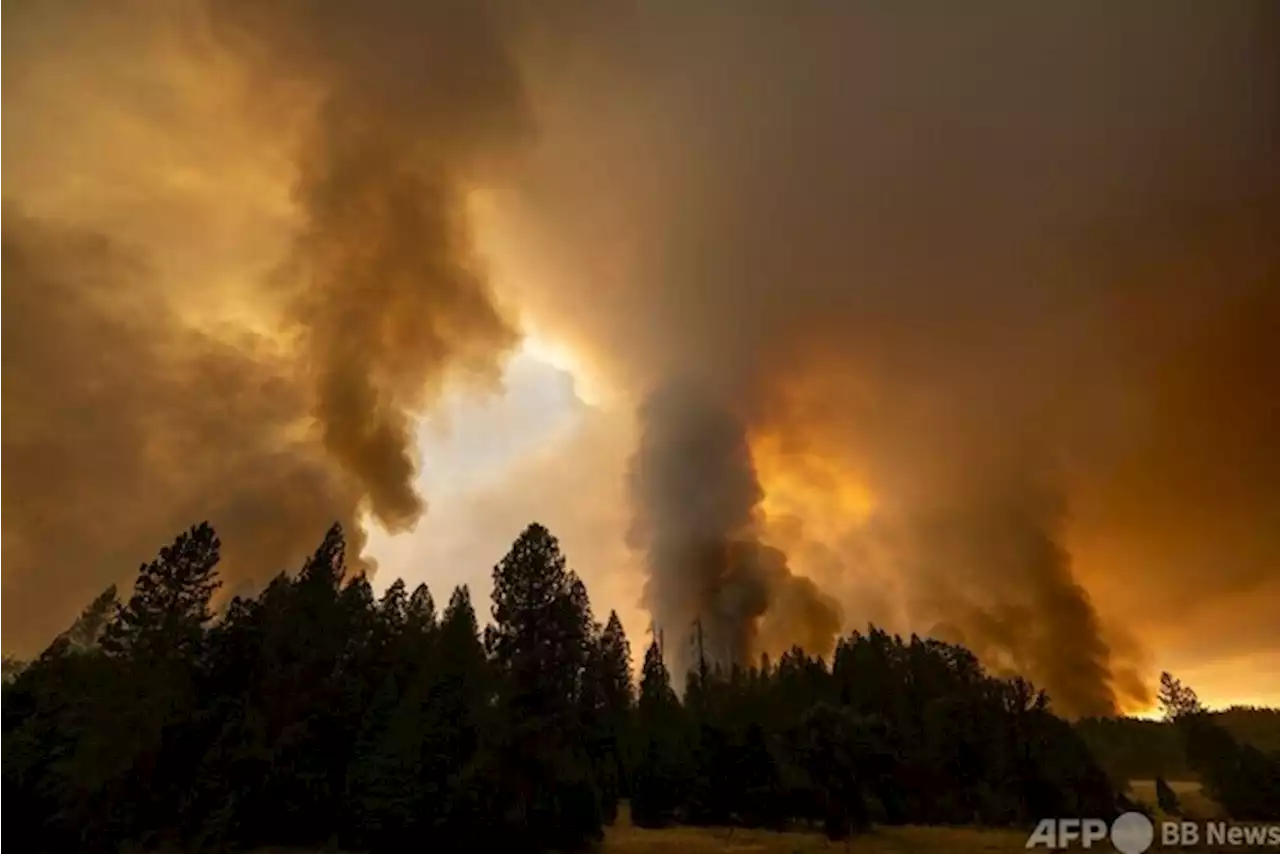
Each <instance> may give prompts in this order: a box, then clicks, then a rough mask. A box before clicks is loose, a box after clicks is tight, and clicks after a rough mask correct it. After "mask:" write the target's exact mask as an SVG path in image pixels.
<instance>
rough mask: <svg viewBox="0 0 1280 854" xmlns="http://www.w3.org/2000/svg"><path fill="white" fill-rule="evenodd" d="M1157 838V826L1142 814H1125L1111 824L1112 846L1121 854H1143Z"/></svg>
mask: <svg viewBox="0 0 1280 854" xmlns="http://www.w3.org/2000/svg"><path fill="white" fill-rule="evenodd" d="M1155 838H1156V829H1155V825H1153V824H1152V823H1151V819H1149V818H1147V817H1146V816H1145V815H1143V814H1142V813H1140V812H1127V813H1124V814H1122V815H1121V816H1120V817H1119V818H1117V819H1116V820H1115V821H1114V822H1112V824H1111V844H1112V845H1113V846H1115V849H1116V850H1117V851H1119V852H1120V854H1142V852H1143V851H1146V850H1147V849H1148V848H1150V847H1151V843H1152V842H1154V841H1155Z"/></svg>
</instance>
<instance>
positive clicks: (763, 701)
mask: <svg viewBox="0 0 1280 854" xmlns="http://www.w3.org/2000/svg"><path fill="white" fill-rule="evenodd" d="M219 550H220V544H219V541H218V538H217V536H216V534H215V532H214V531H213V529H212V528H211V527H210V526H209V525H207V524H202V525H198V526H195V527H193V528H192V529H190V530H189V531H187V532H185V533H184V534H182V535H181V536H179V537H178V538H177V539H176V540H175V541H174V542H173V543H172V544H171V545H170V546H168V547H166V548H164V549H163V550H162V551H161V552H160V554H159V556H158V557H157V558H156V559H155V560H154V561H152V562H150V563H148V564H146V565H144V566H142V567H141V569H140V570H139V573H138V577H137V580H136V582H135V584H134V588H133V590H132V592H131V594H130V595H129V597H128V598H127V600H125V601H123V602H120V601H118V599H117V596H116V591H115V590H114V589H109V590H107V591H106V592H104V593H103V595H102V596H100V597H98V598H97V599H96V600H95V601H94V602H92V603H91V604H90V605H89V606H88V607H87V608H86V609H85V611H84V613H83V614H82V615H81V617H80V618H79V619H78V620H77V621H76V622H75V624H74V625H73V626H72V627H71V628H70V629H68V630H67V631H66V632H64V633H63V634H62V635H60V636H59V637H58V638H57V639H56V640H55V641H54V643H53V644H52V645H51V646H50V647H49V648H48V649H47V650H46V651H45V652H44V653H43V654H41V655H40V656H39V657H38V658H37V659H36V660H35V661H33V662H31V663H30V664H29V665H27V666H25V667H22V668H20V669H14V670H12V672H8V674H7V676H6V679H5V685H4V696H3V760H4V761H3V766H4V767H3V785H4V797H5V802H6V803H8V804H9V805H10V810H9V815H10V829H11V831H12V832H14V833H15V835H17V836H20V837H21V838H22V839H24V840H26V844H27V845H28V846H30V845H31V844H34V845H35V846H36V849H37V850H46V851H112V850H119V849H121V848H123V847H143V848H153V849H154V848H163V847H166V846H174V847H182V848H186V849H194V848H203V847H207V848H219V849H226V848H251V847H257V846H269V845H281V846H327V845H333V846H340V847H347V848H356V849H365V850H371V851H375V852H380V851H396V850H401V849H407V848H409V847H410V846H414V847H421V846H423V845H429V846H431V847H432V848H433V849H435V850H478V849H483V848H494V847H495V846H501V847H500V848H497V849H495V850H509V851H529V852H534V851H549V850H560V851H571V850H577V849H581V848H583V847H586V846H589V845H591V844H592V843H594V842H596V841H598V840H599V839H601V837H602V832H603V828H604V826H606V825H608V824H610V823H611V822H612V821H613V820H614V819H615V817H616V815H617V813H618V805H619V802H620V800H622V799H627V800H629V802H630V809H631V815H632V820H633V821H634V822H635V823H636V824H640V825H644V826H651V827H654V826H662V825H667V824H673V823H691V824H717V825H746V826H764V827H778V828H781V827H785V826H795V825H805V826H812V827H815V828H816V827H821V828H822V829H823V830H824V831H825V833H826V834H827V835H828V836H829V837H831V838H833V839H840V838H844V837H846V836H848V835H850V834H852V833H856V832H859V831H861V830H864V829H866V828H868V827H869V826H870V825H871V824H872V823H876V822H880V823H908V822H910V823H957V824H961V823H981V824H988V825H1010V824H1023V823H1029V822H1033V821H1034V820H1036V819H1038V818H1041V817H1044V816H1072V815H1074V816H1092V817H1108V816H1110V815H1113V814H1115V813H1116V812H1117V811H1118V810H1119V809H1122V808H1125V807H1126V806H1127V804H1126V802H1125V801H1124V799H1123V796H1122V795H1120V794H1118V792H1117V789H1116V786H1115V785H1113V783H1112V781H1111V780H1110V779H1109V777H1108V775H1107V773H1106V772H1105V771H1104V770H1103V769H1102V767H1101V766H1100V765H1099V763H1098V762H1097V761H1096V759H1095V757H1094V755H1093V753H1092V752H1091V751H1090V750H1089V748H1088V747H1087V745H1086V744H1085V742H1084V741H1083V740H1082V739H1081V737H1080V735H1079V734H1078V732H1077V731H1076V730H1075V729H1074V728H1073V727H1072V726H1071V725H1069V724H1068V723H1066V722H1065V721H1063V720H1062V719H1060V718H1058V717H1056V716H1055V715H1054V714H1053V713H1052V710H1051V708H1050V705H1049V698H1048V697H1047V696H1046V695H1045V694H1044V693H1043V692H1042V691H1039V690H1037V689H1036V688H1035V687H1034V686H1032V685H1031V684H1030V683H1029V682H1027V681H1025V680H1023V679H1018V678H1013V679H1003V678H996V677H994V676H992V675H990V674H987V673H986V672H985V671H984V670H983V669H982V667H981V666H980V665H979V663H978V661H977V659H976V658H975V656H974V655H973V654H972V653H970V652H969V651H968V650H966V649H964V648H963V647H960V646H956V645H953V644H945V643H941V642H938V641H935V640H928V639H922V638H918V637H915V636H913V637H911V638H909V639H905V640H904V639H903V638H901V637H898V636H890V635H889V634H887V633H885V632H883V631H881V630H879V629H875V628H870V629H869V630H868V632H867V633H865V634H863V633H859V632H855V633H853V634H852V635H850V636H849V637H847V638H845V639H843V640H842V641H841V642H840V644H839V646H838V648H837V649H836V651H835V654H834V656H833V657H832V660H831V661H830V663H828V662H826V661H824V660H823V659H821V658H817V657H814V656H810V655H808V654H806V653H805V652H804V651H802V650H800V649H793V650H791V651H790V652H788V653H786V654H785V655H783V656H782V657H781V658H780V659H779V660H778V661H777V662H771V661H769V660H768V659H767V658H764V659H762V660H761V661H760V662H758V663H757V664H755V665H754V666H749V667H744V666H733V667H720V666H717V665H715V664H713V663H711V662H709V661H708V660H707V659H706V657H704V656H701V655H699V656H698V657H697V658H698V661H697V666H696V667H695V668H694V669H693V672H692V673H691V674H690V675H689V678H688V680H687V683H686V684H685V685H684V686H681V687H682V688H683V690H682V691H677V686H673V685H672V684H671V677H670V674H669V672H668V671H667V669H666V667H665V665H664V662H663V657H662V650H661V648H660V645H659V644H658V642H657V641H656V640H655V641H654V642H652V643H650V644H649V645H648V648H647V650H646V652H645V654H644V659H643V668H642V670H641V679H640V684H639V686H638V688H637V686H635V685H633V682H632V670H631V653H630V648H629V644H628V640H627V637H626V635H625V632H624V631H623V627H622V624H621V622H620V621H619V620H618V617H617V615H616V614H613V613H611V614H610V615H609V616H608V617H607V619H606V620H605V621H604V622H603V624H601V623H600V622H597V620H596V619H595V616H594V614H593V612H592V609H591V603H590V599H589V597H588V594H587V590H586V587H585V586H584V584H583V583H582V581H581V579H580V578H578V577H577V575H576V574H575V573H573V572H572V571H570V570H569V569H568V567H567V565H566V562H565V558H564V556H563V554H562V553H561V551H560V548H559V544H558V543H557V541H556V539H555V538H554V537H553V536H552V535H551V534H550V532H548V531H547V530H546V528H544V527H542V526H540V525H537V524H534V525H530V526H529V527H528V528H527V529H525V531H524V532H523V533H521V535H520V536H519V538H518V539H517V540H516V541H515V543H514V544H513V545H512V547H511V550H510V552H508V554H507V555H506V556H505V557H504V558H503V559H502V561H501V562H500V563H499V564H498V565H497V566H496V567H495V568H494V571H493V592H492V596H491V599H492V603H493V604H492V613H491V621H490V622H489V624H488V625H487V626H486V627H485V628H484V630H483V631H482V630H481V627H480V625H479V621H478V619H477V616H476V613H475V609H474V608H473V606H472V603H471V597H470V594H469V591H468V589H467V588H466V587H458V588H456V589H455V590H454V591H453V592H452V594H451V595H450V597H449V600H448V602H447V604H446V606H445V607H444V609H443V611H442V612H438V610H437V607H436V603H435V601H434V599H433V597H432V594H431V593H430V591H429V590H428V589H427V587H426V586H425V585H420V586H418V587H417V588H416V589H415V590H413V591H409V590H408V589H407V588H406V586H405V584H404V583H403V582H401V581H397V582H395V583H394V584H392V585H391V586H390V587H388V588H387V590H386V592H385V593H384V594H383V595H382V596H381V597H380V598H375V596H374V594H373V591H372V588H371V587H370V585H369V583H368V580H367V579H366V578H365V577H364V576H363V575H361V574H359V573H349V572H348V571H347V566H346V554H345V542H344V538H343V533H342V530H341V528H340V527H338V526H335V527H334V528H332V529H331V530H330V531H329V532H328V534H327V535H326V536H325V538H324V541H323V542H322V543H321V544H320V546H319V548H317V550H316V551H315V553H314V554H313V555H312V556H311V557H310V558H309V559H308V560H307V561H306V562H305V564H304V566H303V567H302V568H301V570H300V571H299V572H297V573H296V574H293V575H286V574H283V573H282V574H281V575H279V576H278V577H276V578H275V579H274V580H273V581H272V582H271V583H270V584H268V585H267V586H266V587H265V588H264V589H263V590H262V591H261V593H260V594H258V595H257V596H253V597H246V596H241V597H235V598H233V599H231V601H230V602H229V603H228V604H227V605H226V607H225V608H224V609H223V610H222V612H221V613H219V614H217V615H216V616H215V614H214V612H213V607H212V600H213V597H214V594H215V592H216V590H217V589H218V586H219V581H218V576H217V564H218V558H219ZM7 669H8V668H7ZM1187 719H1188V720H1190V719H1191V718H1190V717H1189V718H1187ZM1188 727H1190V724H1188ZM1189 731H1190V730H1189ZM1196 732H1200V731H1199V730H1197V731H1196ZM1196 737H1197V738H1199V739H1200V741H1199V742H1197V744H1198V745H1199V746H1198V747H1197V748H1196V751H1198V752H1196V753H1195V755H1196V756H1201V754H1205V755H1211V758H1212V757H1213V756H1218V757H1221V756H1225V755H1228V754H1229V755H1230V756H1233V757H1237V759H1238V758H1239V756H1242V755H1246V754H1242V753H1240V751H1239V750H1237V751H1236V752H1235V753H1232V752H1231V750H1230V749H1229V748H1228V747H1225V746H1224V745H1223V743H1221V742H1220V741H1214V740H1213V738H1215V737H1216V736H1212V737H1208V739H1209V740H1208V741H1205V738H1206V737H1205V736H1204V735H1203V733H1200V735H1198V736H1196ZM1228 738H1229V737H1228ZM1232 744H1234V742H1232ZM1237 747H1238V745H1237ZM1192 752H1193V751H1192V750H1191V749H1190V748H1188V756H1191V755H1192ZM1261 755H1262V754H1260V753H1259V756H1261ZM1247 757H1248V758H1247V759H1246V760H1240V761H1247V762H1255V764H1256V761H1255V760H1256V757H1253V755H1252V754H1247ZM1263 758H1264V760H1265V759H1266V757H1263ZM1267 767H1269V766H1267ZM1256 771H1257V769H1256V768H1255V772H1256ZM1259 773H1260V772H1259Z"/></svg>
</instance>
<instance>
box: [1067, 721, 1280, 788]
mask: <svg viewBox="0 0 1280 854" xmlns="http://www.w3.org/2000/svg"><path fill="white" fill-rule="evenodd" d="M1207 714H1208V715H1209V716H1210V717H1211V718H1212V720H1213V722H1214V723H1216V724H1217V725H1218V726H1220V727H1222V728H1223V729H1225V730H1226V731H1227V732H1228V733H1230V734H1231V735H1232V736H1233V737H1234V738H1235V739H1236V740H1237V741H1238V742H1239V743H1240V744H1242V745H1251V746H1253V747H1255V748H1257V749H1258V750H1261V751H1262V752H1263V753H1269V754H1280V709H1268V708H1261V707H1254V706H1232V707H1231V708H1228V709H1223V710H1221V711H1213V712H1207ZM1075 726H1076V731H1077V732H1079V733H1080V737H1081V738H1083V739H1084V741H1085V744H1087V745H1089V749H1090V750H1092V751H1093V754H1094V755H1095V756H1096V757H1098V761H1099V762H1101V763H1102V766H1103V768H1105V769H1106V771H1107V773H1108V774H1109V775H1110V776H1111V779H1112V780H1115V781H1124V780H1153V779H1155V778H1157V777H1164V778H1166V779H1169V780H1195V779H1197V776H1198V775H1197V773H1196V772H1195V771H1193V770H1192V769H1191V767H1190V765H1189V764H1188V763H1187V751H1186V739H1185V737H1184V733H1183V732H1182V731H1181V729H1180V728H1179V727H1178V726H1177V725H1176V723H1174V722H1173V721H1170V720H1143V719H1141V718H1084V719H1082V720H1079V721H1077V722H1076V724H1075Z"/></svg>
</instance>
